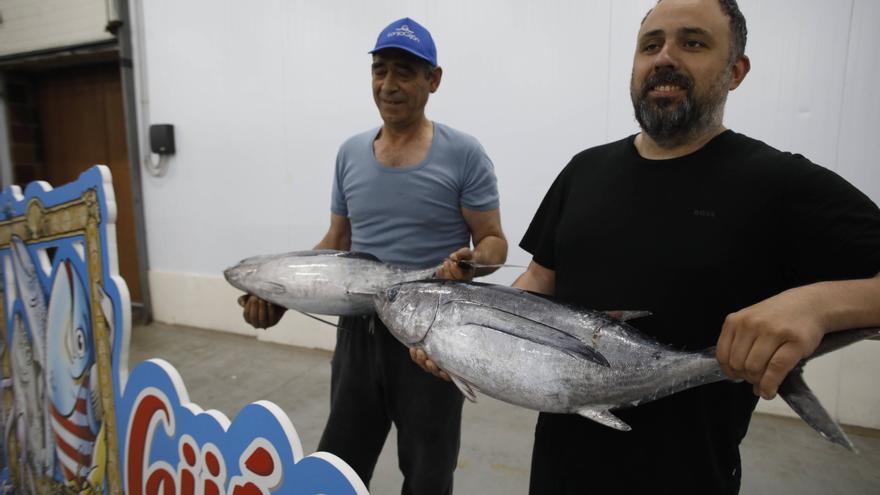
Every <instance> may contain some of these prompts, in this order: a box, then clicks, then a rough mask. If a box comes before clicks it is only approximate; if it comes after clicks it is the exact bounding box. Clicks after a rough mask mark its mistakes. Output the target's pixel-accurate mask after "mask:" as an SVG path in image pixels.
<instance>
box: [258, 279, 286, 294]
mask: <svg viewBox="0 0 880 495" xmlns="http://www.w3.org/2000/svg"><path fill="white" fill-rule="evenodd" d="M260 289H262V290H263V291H265V292H266V293H267V294H278V295H281V294H284V293H285V292H287V289H286V288H285V287H284V286H283V285H281V284H279V283H277V282H263V284H262V285H261V287H260Z"/></svg>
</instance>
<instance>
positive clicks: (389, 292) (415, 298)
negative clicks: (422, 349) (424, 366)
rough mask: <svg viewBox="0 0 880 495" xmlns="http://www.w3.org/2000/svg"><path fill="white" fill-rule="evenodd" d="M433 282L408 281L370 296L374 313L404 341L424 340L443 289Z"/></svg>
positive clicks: (412, 343)
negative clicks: (439, 288) (439, 289)
mask: <svg viewBox="0 0 880 495" xmlns="http://www.w3.org/2000/svg"><path fill="white" fill-rule="evenodd" d="M438 287H439V286H437V285H436V284H430V283H422V282H407V283H402V284H397V285H392V286H391V287H389V288H387V289H385V290H384V291H379V292H378V293H377V294H376V295H375V296H373V302H374V303H375V306H376V313H377V314H378V315H379V319H381V320H382V322H383V323H385V326H386V327H388V330H389V331H391V333H392V334H393V335H394V336H395V337H396V338H397V340H399V341H401V342H403V343H404V344H406V345H410V346H411V345H415V344H418V343H419V342H422V341H423V340H425V337H426V336H427V335H428V331H430V330H431V325H433V324H434V320H435V319H436V318H437V309H438V308H439V307H440V299H441V297H442V293H441V292H440V291H438V290H437V288H438Z"/></svg>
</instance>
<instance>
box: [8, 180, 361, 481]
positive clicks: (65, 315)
mask: <svg viewBox="0 0 880 495" xmlns="http://www.w3.org/2000/svg"><path fill="white" fill-rule="evenodd" d="M115 220H116V204H115V199H114V196H113V188H112V181H111V176H110V171H109V169H108V168H107V167H104V166H101V165H97V166H95V167H92V168H90V169H89V170H87V171H86V172H84V173H83V174H82V175H80V177H79V179H77V180H76V181H75V182H72V183H70V184H66V185H63V186H60V187H57V188H54V189H53V188H52V187H50V186H49V185H48V184H46V183H45V182H35V183H32V184H30V185H28V186H27V188H26V189H25V190H24V192H23V193H22V191H21V189H20V188H18V187H17V186H12V187H9V188H7V189H6V190H4V191H3V192H2V193H0V273H2V276H0V331H2V335H3V339H2V340H0V346H2V347H0V372H2V373H0V374H2V377H0V380H2V388H0V433H2V439H0V469H2V471H0V493H41V494H42V493H113V494H115V493H128V494H133V495H141V494H144V495H147V494H148V495H153V494H162V495H172V494H174V495H178V494H180V495H185V494H193V495H195V494H218V495H219V494H229V495H251V494H254V495H256V494H266V495H268V494H275V493H279V494H280V493H296V494H326V495H336V494H340V495H342V494H365V493H367V490H366V488H365V486H364V484H363V483H362V482H361V480H360V479H358V477H357V475H356V474H355V473H354V471H353V470H352V469H351V468H350V467H349V466H348V465H347V464H345V463H344V462H343V461H342V460H340V459H339V458H337V457H335V456H333V455H332V454H328V453H322V452H317V453H314V454H311V455H309V456H305V455H304V453H303V448H302V445H301V443H300V440H299V437H298V436H297V433H296V430H295V429H294V427H293V424H292V423H291V422H290V419H289V418H288V417H287V415H286V414H285V413H284V412H283V411H282V410H281V409H280V408H279V407H278V406H276V405H275V404H272V403H271V402H267V401H258V402H254V403H251V404H249V405H247V406H246V407H245V408H243V409H242V410H241V412H240V413H239V415H238V416H237V417H236V418H235V420H234V421H230V420H229V419H228V418H227V417H226V416H225V415H223V414H222V413H221V412H219V411H214V410H208V411H205V410H202V409H201V408H200V407H199V406H197V405H196V404H193V403H191V402H190V401H189V398H188V395H187V392H186V387H185V385H184V383H183V381H182V380H181V378H180V375H179V374H178V373H177V371H176V370H175V369H174V368H173V367H172V366H171V365H170V364H168V363H167V362H165V361H162V360H161V359H152V360H148V361H145V362H143V363H140V364H138V365H137V366H136V367H135V368H134V369H133V370H132V372H131V374H130V375H129V371H128V346H129V340H130V334H131V311H130V308H131V305H130V299H129V294H128V289H127V287H126V285H125V282H124V281H123V280H122V278H120V277H119V275H118V264H117V259H116V231H115V229H116V226H115Z"/></svg>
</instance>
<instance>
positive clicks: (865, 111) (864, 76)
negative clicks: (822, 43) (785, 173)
mask: <svg viewBox="0 0 880 495" xmlns="http://www.w3.org/2000/svg"><path fill="white" fill-rule="evenodd" d="M878 19H880V2H877V1H876V0H856V2H855V7H854V9H853V15H852V31H851V33H850V36H849V51H848V52H847V56H846V60H847V67H846V82H845V85H844V91H843V109H842V113H841V119H840V128H839V129H837V149H836V151H837V157H836V158H837V159H836V162H837V167H836V169H835V170H836V171H837V172H838V173H839V174H840V175H842V176H843V177H845V178H846V179H847V180H849V181H850V182H853V183H855V184H858V185H859V186H860V187H861V189H862V191H864V192H865V193H866V194H868V196H870V197H871V198H872V199H873V200H874V202H875V203H878V204H880V139H877V134H878V133H880V91H878V90H877V82H878V81H880V64H878V63H877V60H878V56H877V50H876V49H875V47H877V46H880V30H878V29H877V20H878Z"/></svg>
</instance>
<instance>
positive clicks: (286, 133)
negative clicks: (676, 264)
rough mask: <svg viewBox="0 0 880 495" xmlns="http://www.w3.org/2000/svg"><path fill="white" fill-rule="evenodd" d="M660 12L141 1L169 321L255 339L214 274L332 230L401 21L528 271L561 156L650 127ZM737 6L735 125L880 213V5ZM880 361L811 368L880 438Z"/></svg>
mask: <svg viewBox="0 0 880 495" xmlns="http://www.w3.org/2000/svg"><path fill="white" fill-rule="evenodd" d="M132 1H133V2H134V3H135V4H136V3H137V0H132ZM652 4H653V1H652V0H638V1H636V0H626V1H620V0H618V1H612V0H593V1H583V0H566V1H547V2H533V1H526V0H511V1H502V0H488V1H479V2H477V1H465V0H445V1H442V2H441V1H429V0H422V1H403V0H383V1H371V2H360V1H355V0H335V1H334V0H325V1H320V2H318V1H306V0H298V1H297V0H260V1H252V2H237V1H233V0H225V1H217V0H188V1H186V2H179V1H174V0H150V1H148V2H145V3H144V4H143V5H142V6H141V7H140V9H141V10H142V14H143V17H142V19H141V21H142V23H141V24H140V27H142V28H143V29H144V39H145V44H144V47H145V52H146V57H145V60H144V61H145V65H143V66H140V65H139V67H145V68H146V78H145V80H146V88H145V89H146V94H147V97H148V99H149V112H150V116H151V121H152V122H154V123H173V124H174V125H175V129H176V133H177V135H176V138H177V150H178V151H177V154H176V155H175V157H174V158H172V160H171V162H170V168H169V171H168V174H167V175H166V176H165V177H162V178H153V177H149V176H145V181H144V204H145V210H146V222H147V236H148V248H149V253H150V266H151V268H152V271H151V274H150V280H151V284H152V296H153V301H154V306H155V316H156V318H157V319H159V320H163V321H169V322H176V323H183V324H189V325H195V326H203V327H209V328H219V329H223V330H228V331H236V332H243V333H252V331H251V330H249V329H248V328H247V327H246V326H245V325H244V324H243V323H242V322H241V319H240V314H239V312H238V310H237V308H236V307H235V305H234V298H235V295H236V293H235V291H234V290H232V289H230V288H229V287H228V286H227V285H226V284H225V282H223V281H222V279H221V278H220V273H221V271H222V270H223V269H224V268H225V267H227V266H229V265H231V264H234V263H235V262H236V261H238V260H239V259H241V258H243V257H245V256H249V255H253V254H258V253H273V252H281V251H286V250H293V249H307V248H310V247H311V246H312V245H314V244H315V243H316V242H317V241H318V240H319V239H320V238H321V236H322V235H323V234H324V232H325V230H326V228H327V224H328V218H329V189H330V184H331V180H332V171H333V163H334V158H335V154H336V149H337V146H338V145H339V144H340V143H341V142H342V141H343V140H344V139H345V138H346V137H348V136H350V135H352V134H354V133H356V132H359V131H362V130H365V129H367V128H370V127H373V126H376V125H378V124H379V119H378V114H377V112H376V110H375V108H374V106H373V102H372V97H371V94H370V70H369V66H370V57H369V55H367V53H366V52H367V51H368V50H369V49H370V48H371V47H372V45H373V44H374V42H375V39H376V36H377V34H378V32H379V30H380V29H381V28H382V27H383V26H385V25H386V24H387V23H388V22H390V21H391V20H393V19H396V18H399V17H403V16H410V17H413V18H414V19H416V20H417V21H419V22H421V23H422V24H424V25H425V26H427V27H428V28H429V29H430V30H431V32H432V34H433V35H434V39H435V41H436V43H437V45H438V52H439V61H440V65H442V66H443V67H444V71H445V72H444V78H443V82H442V84H441V86H440V90H439V92H438V93H437V94H436V95H434V96H433V97H432V98H431V101H430V102H429V105H428V116H429V117H430V118H433V119H435V120H438V121H442V122H444V123H447V124H449V125H452V126H454V127H457V128H459V129H461V130H463V131H466V132H469V133H471V134H473V135H475V136H477V137H478V138H479V139H480V141H481V142H482V143H483V145H484V147H485V148H486V150H487V151H488V153H489V155H490V156H491V157H492V159H493V161H494V163H495V167H496V172H497V175H498V178H499V185H500V190H501V201H502V209H501V211H502V217H503V224H504V229H505V232H506V233H507V235H508V237H509V239H510V240H511V247H512V249H511V254H510V258H509V262H510V263H518V264H527V262H528V260H529V257H528V256H527V255H526V253H525V252H523V251H522V250H521V249H519V248H518V247H516V244H517V243H518V241H519V239H520V237H521V236H522V234H523V233H524V231H525V228H526V227H527V225H528V222H529V221H530V219H531V216H532V214H533V213H534V210H535V208H536V207H537V205H538V203H539V202H540V200H541V198H542V197H543V194H544V193H545V191H546V189H547V187H548V186H549V185H550V183H551V182H552V180H553V179H554V177H555V176H556V174H557V173H558V172H559V170H560V169H561V168H562V167H563V166H564V165H565V163H566V162H567V161H568V159H569V158H570V157H571V156H572V155H573V154H575V153H576V152H578V151H580V150H582V149H584V148H586V147H589V146H593V145H597V144H601V143H604V142H607V141H609V140H614V139H618V138H620V137H623V136H624V135H627V134H630V133H633V132H636V130H637V126H636V124H635V121H634V119H633V117H632V108H631V104H630V102H629V95H628V83H629V76H630V68H631V61H632V53H633V50H634V47H635V36H636V33H637V31H638V25H639V21H640V20H641V18H642V16H643V15H644V13H645V12H646V11H647V9H648V8H649V7H650V6H651V5H652ZM741 7H742V10H743V11H744V13H745V15H746V17H747V19H748V22H749V31H750V32H749V44H748V47H747V53H748V54H749V56H750V58H751V61H752V72H751V74H750V75H749V76H748V78H747V79H746V80H745V83H744V84H743V85H742V86H741V87H740V88H739V89H738V90H737V91H736V92H734V93H733V94H732V95H731V98H730V99H729V102H728V113H727V118H726V123H727V125H728V126H729V127H731V128H733V129H734V130H737V131H739V132H743V133H746V134H749V135H751V136H753V137H756V138H759V139H761V140H764V141H766V142H768V143H770V144H772V145H774V146H776V147H777V148H780V149H784V150H791V151H797V152H800V153H802V154H804V155H805V156H807V157H808V158H810V159H812V160H813V161H815V162H817V163H820V164H822V165H824V166H826V167H828V168H831V169H833V170H836V171H837V172H838V173H840V174H841V175H843V176H844V177H846V178H847V179H849V180H850V181H852V182H854V183H855V184H856V185H857V186H859V187H860V188H861V189H862V190H863V191H865V192H866V193H867V194H869V195H870V196H871V197H872V198H873V200H874V201H875V202H878V201H880V171H878V167H877V157H878V156H880V140H878V139H877V138H876V133H877V131H878V129H880V125H878V124H880V92H878V91H877V90H876V81H877V80H878V76H880V69H878V66H877V64H876V52H875V49H874V47H876V46H878V45H880V31H878V30H877V29H876V27H875V26H873V24H874V23H875V21H876V20H877V19H880V2H876V1H873V0H839V1H835V2H828V1H824V0H784V1H783V0H776V1H773V2H762V1H760V0H742V1H741ZM132 10H133V11H135V9H132ZM747 195H748V192H747V191H743V196H744V198H746V197H747ZM517 274H518V271H517V270H505V271H502V272H499V273H498V274H496V275H494V276H493V281H495V282H498V283H510V282H511V281H512V280H513V278H514V277H515V276H516V275H517ZM282 323H283V324H282V325H281V326H279V327H278V328H277V329H275V330H272V331H270V332H268V333H262V332H261V334H260V338H264V339H268V340H279V341H285V342H290V343H296V344H300V345H308V346H317V347H327V348H330V347H332V345H333V340H334V335H333V331H332V329H329V328H323V327H322V328H318V327H315V326H314V325H313V324H312V323H310V322H308V320H303V319H297V318H296V317H293V316H287V317H285V321H284V322H282ZM878 357H880V342H866V343H862V344H860V345H859V346H856V347H855V348H854V349H853V350H847V351H841V352H838V353H835V354H833V355H832V356H828V357H826V358H823V360H821V361H820V362H817V363H816V364H815V365H813V366H811V367H810V369H809V370H808V372H809V373H808V378H809V379H810V381H811V383H812V384H813V385H814V388H815V389H816V390H817V392H819V393H820V394H821V395H822V398H823V401H824V402H825V403H826V405H827V406H828V407H829V409H831V410H835V411H836V413H837V414H838V416H839V417H840V419H841V420H842V421H844V422H848V423H855V424H863V425H868V426H874V427H878V428H880V392H877V391H876V387H872V386H871V385H872V384H871V383H870V382H871V380H872V378H873V377H875V376H877V375H878V374H880V364H878V362H880V359H877V358H878ZM765 407H767V406H765ZM769 407H770V408H771V409H772V408H777V409H778V410H780V411H783V410H786V408H785V406H781V407H777V406H775V405H773V404H771V405H770V406H769Z"/></svg>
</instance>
